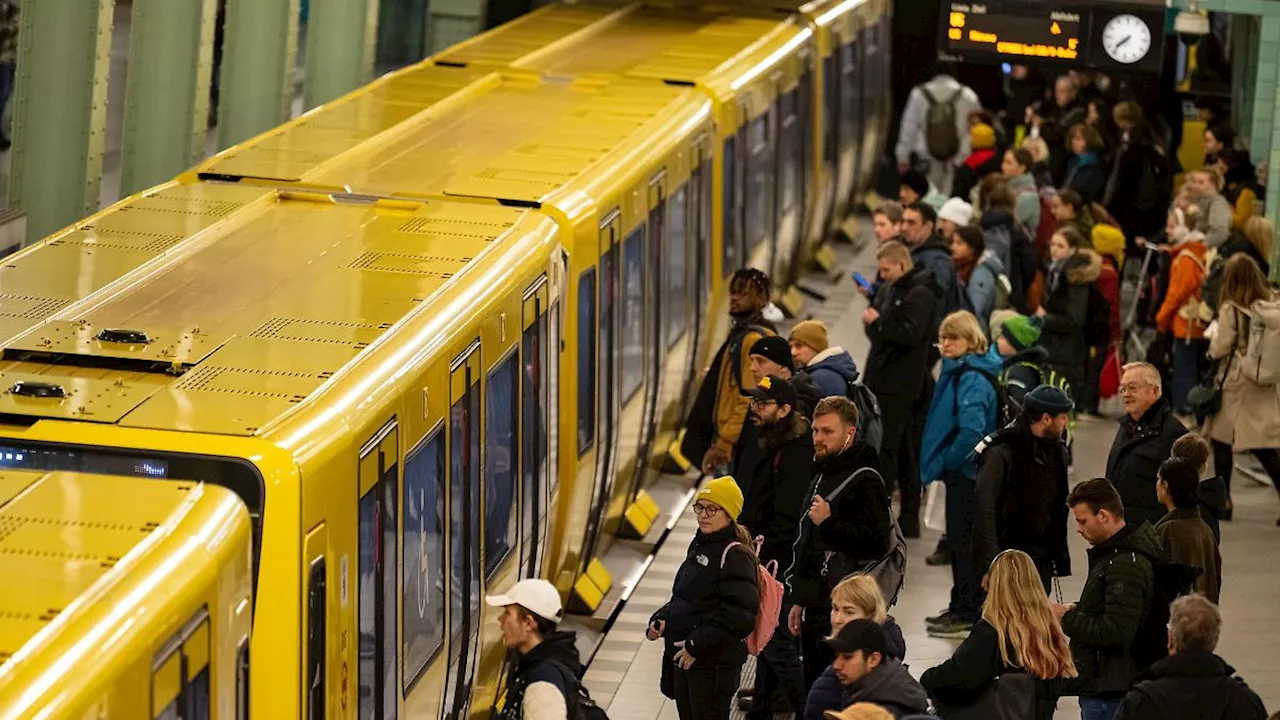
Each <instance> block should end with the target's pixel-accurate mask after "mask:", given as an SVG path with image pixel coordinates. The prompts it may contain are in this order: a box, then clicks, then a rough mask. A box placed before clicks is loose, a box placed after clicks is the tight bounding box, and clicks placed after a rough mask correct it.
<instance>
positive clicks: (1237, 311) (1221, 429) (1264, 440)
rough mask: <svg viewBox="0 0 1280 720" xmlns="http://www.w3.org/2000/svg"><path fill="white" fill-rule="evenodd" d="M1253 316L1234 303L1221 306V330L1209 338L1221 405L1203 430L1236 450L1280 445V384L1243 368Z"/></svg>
mask: <svg viewBox="0 0 1280 720" xmlns="http://www.w3.org/2000/svg"><path fill="white" fill-rule="evenodd" d="M1252 317H1253V313H1252V311H1250V310H1247V309H1245V308H1242V307H1240V306H1238V305H1236V304H1235V303H1223V304H1222V306H1221V307H1219V308H1218V333H1217V335H1215V336H1214V337H1213V339H1212V340H1210V341H1209V358H1210V359H1211V360H1218V359H1221V358H1226V357H1232V360H1231V361H1230V365H1228V364H1227V361H1226V360H1223V361H1222V362H1220V363H1219V367H1218V375H1217V378H1218V380H1219V382H1221V383H1222V409H1221V410H1219V411H1218V412H1217V414H1215V415H1212V416H1210V417H1209V418H1208V419H1207V420H1206V421H1205V427H1204V434H1205V435H1208V436H1209V437H1210V438H1212V439H1213V440H1216V441H1217V442H1221V443H1227V444H1228V445H1230V446H1231V447H1232V448H1233V449H1234V450H1235V451H1236V452H1243V451H1246V450H1264V449H1266V448H1280V385H1258V384H1257V383H1255V382H1253V381H1252V380H1250V379H1249V378H1247V377H1245V374H1244V372H1243V371H1242V370H1241V367H1240V366H1241V359H1242V358H1243V357H1244V352H1245V347H1246V345H1247V338H1248V335H1247V333H1248V326H1249V323H1250V322H1251V319H1252Z"/></svg>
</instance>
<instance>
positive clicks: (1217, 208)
mask: <svg viewBox="0 0 1280 720" xmlns="http://www.w3.org/2000/svg"><path fill="white" fill-rule="evenodd" d="M1196 204H1197V205H1199V206H1200V228H1199V229H1200V231H1201V232H1203V233H1204V244H1205V245H1208V246H1209V247H1211V248H1218V247H1222V244H1223V243H1225V242H1226V241H1227V237H1228V236H1230V235H1231V216H1232V212H1231V203H1229V202H1227V199H1226V198H1224V197H1222V193H1219V192H1215V193H1211V194H1209V195H1206V196H1204V197H1199V198H1196Z"/></svg>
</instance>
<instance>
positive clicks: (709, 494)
mask: <svg viewBox="0 0 1280 720" xmlns="http://www.w3.org/2000/svg"><path fill="white" fill-rule="evenodd" d="M697 499H698V500H706V501H707V502H713V503H715V504H716V505H719V506H720V508H721V509H722V510H724V511H725V513H727V514H728V515H729V519H730V520H733V521H734V522H737V521H738V515H740V514H741V513H742V488H740V487H738V481H737V480H734V479H733V478H731V477H729V476H728V475H725V476H724V477H718V478H716V479H715V480H712V481H711V482H709V483H707V484H706V485H703V486H702V489H701V490H699V491H698V497H697Z"/></svg>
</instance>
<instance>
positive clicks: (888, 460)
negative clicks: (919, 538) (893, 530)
mask: <svg viewBox="0 0 1280 720" xmlns="http://www.w3.org/2000/svg"><path fill="white" fill-rule="evenodd" d="M913 405H914V402H913V401H911V400H908V399H904V398H896V397H886V398H885V399H884V401H883V402H881V404H880V415H881V417H880V421H881V423H882V424H883V426H884V437H883V438H882V439H881V442H880V472H881V474H882V475H883V477H884V483H885V488H886V489H888V490H889V491H890V492H892V491H893V489H894V488H897V489H898V493H899V494H900V495H901V496H902V509H901V512H900V514H901V515H904V516H915V517H919V516H920V466H919V461H918V458H919V454H920V453H919V451H918V448H919V446H918V445H916V444H915V430H914V428H913V419H912V414H911V413H912V406H913Z"/></svg>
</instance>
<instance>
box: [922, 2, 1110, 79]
mask: <svg viewBox="0 0 1280 720" xmlns="http://www.w3.org/2000/svg"><path fill="white" fill-rule="evenodd" d="M944 10H945V12H944V14H943V15H944V17H943V20H944V22H943V30H942V32H943V49H944V50H945V51H946V52H947V53H948V54H951V55H956V56H959V57H961V58H963V59H965V60H976V59H980V57H981V56H986V57H987V58H989V59H990V60H992V61H994V62H1011V63H1018V62H1023V63H1025V62H1027V61H1028V60H1033V59H1034V60H1049V61H1061V62H1062V63H1064V64H1066V63H1076V64H1079V60H1080V58H1082V57H1086V55H1085V52H1084V50H1085V49H1084V48H1083V47H1082V43H1083V42H1084V38H1083V34H1084V33H1087V30H1088V27H1089V21H1088V12H1089V11H1088V8H1086V7H1080V6H1071V5H1063V6H1061V7H1057V6H1053V5H1046V4H1043V3H1039V2H1000V3H996V2H954V1H953V2H947V3H946V4H945V5H944Z"/></svg>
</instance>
